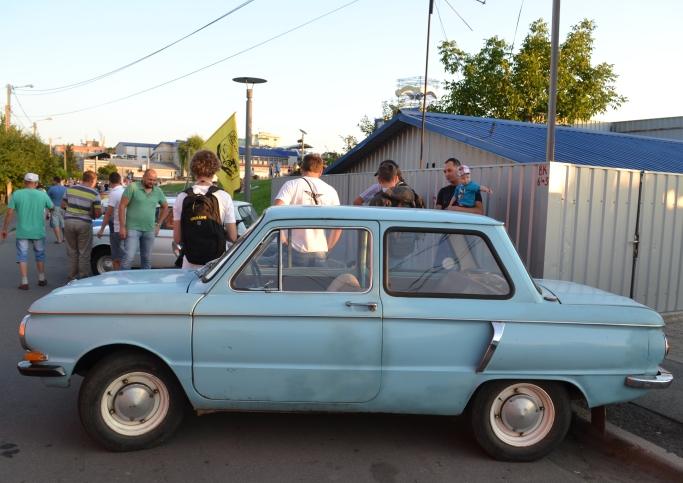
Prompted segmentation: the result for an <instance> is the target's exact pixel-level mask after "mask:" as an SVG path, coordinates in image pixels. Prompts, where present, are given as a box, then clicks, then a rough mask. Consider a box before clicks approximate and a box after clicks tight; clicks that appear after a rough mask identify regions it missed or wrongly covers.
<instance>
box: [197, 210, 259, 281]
mask: <svg viewBox="0 0 683 483" xmlns="http://www.w3.org/2000/svg"><path fill="white" fill-rule="evenodd" d="M262 219H263V218H259V219H258V220H256V222H255V223H254V224H253V225H251V226H250V227H249V229H247V231H245V232H244V234H243V235H242V236H240V237H239V238H238V239H237V241H236V242H235V243H233V244H232V246H231V247H230V248H228V250H227V251H226V252H225V253H224V254H223V255H221V256H220V257H219V258H217V259H216V260H212V261H210V262H209V263H207V264H206V265H204V266H203V267H202V268H200V269H199V270H197V271H196V272H195V273H196V274H197V276H198V277H200V278H201V279H202V282H204V283H206V282H208V281H210V280H211V279H212V278H213V277H215V276H216V274H217V273H218V272H219V271H220V270H221V268H222V267H223V265H225V263H226V262H227V261H228V260H229V259H230V257H231V256H232V254H233V253H235V252H236V250H237V247H239V246H241V245H242V244H243V243H244V242H245V241H247V240H248V239H249V238H250V237H251V234H252V233H253V232H254V230H255V229H256V227H257V226H258V225H259V223H260V222H261V220H262Z"/></svg>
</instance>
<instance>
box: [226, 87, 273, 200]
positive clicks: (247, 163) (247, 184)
mask: <svg viewBox="0 0 683 483" xmlns="http://www.w3.org/2000/svg"><path fill="white" fill-rule="evenodd" d="M233 81H234V82H237V83H239V84H246V85H247V127H246V129H245V133H244V134H245V137H244V201H246V202H247V203H249V201H251V200H250V198H251V96H252V90H253V87H254V84H265V83H266V82H268V81H267V80H265V79H259V78H258V77H235V78H234V79H233ZM249 84H251V86H252V88H251V89H250V88H249Z"/></svg>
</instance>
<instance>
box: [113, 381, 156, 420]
mask: <svg viewBox="0 0 683 483" xmlns="http://www.w3.org/2000/svg"><path fill="white" fill-rule="evenodd" d="M153 409H154V392H153V391H152V390H151V389H150V388H148V387H147V386H144V385H142V384H131V385H129V386H126V387H124V388H123V389H121V390H120V391H119V392H118V394H117V395H116V398H115V399H114V411H116V414H118V415H119V416H121V417H122V418H123V419H127V420H129V421H141V420H143V419H146V418H147V416H148V415H149V414H150V413H151V412H152V410H153Z"/></svg>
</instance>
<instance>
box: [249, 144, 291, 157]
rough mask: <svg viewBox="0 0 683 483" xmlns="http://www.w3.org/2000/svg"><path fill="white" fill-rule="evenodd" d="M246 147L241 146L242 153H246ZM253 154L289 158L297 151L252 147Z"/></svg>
mask: <svg viewBox="0 0 683 483" xmlns="http://www.w3.org/2000/svg"><path fill="white" fill-rule="evenodd" d="M244 150H245V149H244V147H242V146H240V154H241V155H244ZM251 155H252V156H263V157H271V158H289V157H290V156H296V155H297V153H296V151H287V150H286V149H277V148H273V149H265V148H251Z"/></svg>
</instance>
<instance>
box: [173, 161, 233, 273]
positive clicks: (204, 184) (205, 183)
mask: <svg viewBox="0 0 683 483" xmlns="http://www.w3.org/2000/svg"><path fill="white" fill-rule="evenodd" d="M220 169H221V161H220V160H219V159H218V156H216V154H215V153H214V152H213V151H209V150H208V149H200V150H199V151H197V152H196V153H194V155H193V156H192V160H191V161H190V171H191V172H192V174H194V176H195V179H196V180H197V183H196V184H195V185H194V186H193V187H192V191H193V192H194V193H197V194H200V193H201V194H203V195H206V194H207V193H208V192H209V188H211V187H212V186H213V177H214V175H215V174H216V173H218V171H219V170H220ZM213 196H215V197H216V199H217V200H218V204H219V205H218V206H219V212H220V219H221V220H222V222H223V226H224V227H225V238H226V240H228V241H230V242H233V243H234V242H235V241H236V240H237V225H236V224H235V207H234V206H233V204H232V198H231V197H230V195H229V194H228V193H226V192H225V191H223V190H218V191H214V192H213ZM185 198H187V195H186V194H185V193H180V194H179V195H178V197H177V198H176V200H175V204H174V205H173V241H174V242H176V243H181V242H182V240H183V232H182V225H181V223H180V221H181V215H182V212H183V201H184V200H185ZM200 267H202V265H196V264H193V263H190V262H189V261H188V260H187V257H185V256H184V257H183V268H200Z"/></svg>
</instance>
